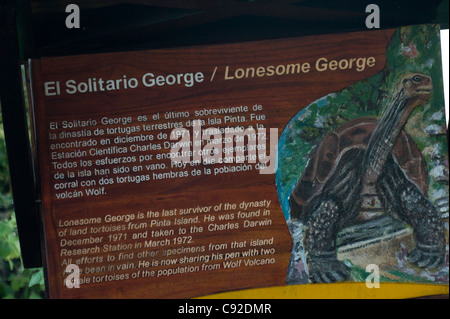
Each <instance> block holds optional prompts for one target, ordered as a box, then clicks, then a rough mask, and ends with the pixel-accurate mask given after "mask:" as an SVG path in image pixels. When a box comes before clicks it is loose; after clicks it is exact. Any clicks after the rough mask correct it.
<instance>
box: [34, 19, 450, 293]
mask: <svg viewBox="0 0 450 319" xmlns="http://www.w3.org/2000/svg"><path fill="white" fill-rule="evenodd" d="M438 33H439V29H438V28H437V27H435V26H417V27H405V28H399V29H396V30H382V31H371V32H358V33H348V34H339V35H322V36H311V37H305V38H293V39H280V40H270V41H260V42H253V43H238V44H224V45H214V46H203V47H189V48H180V49H167V50H151V51H134V52H119V53H106V54H94V55H81V56H68V57H47V58H42V59H39V60H33V61H31V74H32V82H33V83H32V88H33V101H34V107H33V109H34V114H33V115H34V119H35V128H36V132H35V137H36V143H37V159H38V162H39V168H40V183H41V194H42V215H43V224H44V230H45V232H44V233H45V259H46V271H47V273H48V285H49V293H50V297H53V298H99V297H101V298H186V297H198V296H204V295H208V294H213V293H218V292H225V291H234V290H240V289H246V288H260V287H275V286H284V285H286V284H304V283H308V282H331V281H336V280H337V281H341V280H352V281H361V282H364V281H365V279H366V277H367V275H368V274H369V273H367V272H365V269H366V266H367V265H369V264H372V265H373V264H375V265H377V266H378V267H379V269H380V271H381V280H388V279H389V280H393V281H399V282H403V281H408V282H421V281H422V282H433V283H439V282H442V281H443V279H442V278H443V277H442V276H441V274H442V271H443V270H442V269H445V266H443V264H442V262H444V263H445V254H448V248H447V252H446V250H445V247H446V245H447V247H448V243H446V242H445V240H446V239H445V238H448V236H447V237H445V234H444V223H447V225H448V202H447V204H446V205H447V211H445V204H442V198H443V197H445V195H447V197H448V187H447V186H446V184H445V182H444V181H440V180H439V177H434V175H433V174H434V173H436V172H435V171H437V170H439V167H440V168H442V169H443V168H445V167H446V166H445V165H444V164H442V163H444V162H445V160H446V158H447V155H446V149H445V145H446V141H445V135H442V133H441V132H440V131H439V130H440V128H441V126H440V125H441V124H442V123H444V120H445V115H444V113H443V103H441V102H442V101H443V95H442V76H441V73H440V72H441V67H440V57H439V52H440V51H439V38H438ZM424 41H425V42H424ZM425 48H426V49H425ZM419 74H421V75H419ZM431 79H432V81H431ZM428 80H429V81H428ZM425 82H426V83H425ZM431 82H432V84H431ZM402 85H403V86H405V87H406V86H408V87H410V86H411V85H413V86H414V87H416V86H417V91H420V90H422V91H424V92H422V91H421V92H420V93H421V94H422V93H423V94H424V95H421V96H420V98H417V97H414V99H416V100H417V99H419V100H420V102H421V103H419V104H420V106H418V107H417V109H416V110H414V112H413V113H412V114H411V115H409V113H408V114H407V115H409V122H408V124H406V125H405V123H403V122H395V121H394V122H392V121H391V122H389V123H390V124H389V125H392V127H390V128H388V129H386V128H385V129H384V131H383V132H384V133H386V132H387V133H389V132H391V134H390V135H389V136H387V135H386V136H383V137H379V138H378V140H383V141H386V143H387V144H386V145H389V143H391V144H393V145H394V144H395V145H394V146H393V145H391V148H389V147H387V148H385V156H384V157H383V154H382V151H381V146H380V145H381V144H380V145H379V144H377V143H375V140H376V139H375V138H373V139H370V137H371V136H372V135H374V134H372V133H373V132H374V131H376V130H377V132H381V131H382V129H380V128H379V127H380V125H378V126H377V119H380V118H382V117H383V116H387V115H386V114H387V113H388V112H389V110H390V109H392V108H393V107H391V105H392V104H393V103H394V102H395V101H394V100H395V99H394V97H396V98H397V99H399V95H398V94H399V91H398V88H399V86H402ZM425 91H426V92H425ZM408 92H409V91H408ZM414 94H416V93H414ZM425 95H427V97H426V98H425V97H424V96H425ZM429 95H431V97H430V96H429ZM402 96H403V95H402ZM397 102H398V101H397ZM395 103H396V102H395ZM405 103H406V102H405ZM405 105H406V104H405ZM408 105H409V104H408ZM391 111H392V110H391ZM392 112H393V111H392ZM396 112H397V113H398V114H403V116H400V117H399V118H402V119H404V120H405V121H404V122H406V119H407V118H408V116H406V115H405V114H406V113H402V112H403V110H397V111H396ZM405 112H407V111H405ZM440 112H441V113H440ZM398 114H397V115H398ZM399 121H400V120H399ZM380 122H381V121H380ZM441 122H442V123H441ZM349 123H350V124H349ZM410 123H412V124H410ZM342 125H344V128H345V129H342ZM345 125H347V126H345ZM377 127H378V129H377ZM395 130H397V131H398V132H397V133H398V134H394V133H392V132H393V131H395ZM433 130H435V131H433ZM330 132H331V133H330ZM329 133H330V134H331V135H330V134H329ZM327 134H328V135H327ZM391 135H392V136H393V137H391ZM336 138H337V139H336ZM389 139H391V140H389ZM369 140H371V141H372V140H373V141H372V142H371V143H370V144H369V145H370V147H369V146H367V145H368V143H369V142H368V141H369ZM398 141H400V142H398ZM344 144H345V145H344ZM319 145H320V146H319ZM383 145H384V144H383ZM369 149H370V150H371V152H372V153H373V154H372V157H370V156H368V155H363V154H365V153H364V150H369ZM348 150H351V151H352V152H353V153H351V152H348ZM366 153H367V154H368V153H369V152H368V151H367V152H366ZM346 154H347V155H346ZM349 154H353V155H352V156H350V155H349ZM358 154H359V155H358ZM357 156H362V157H360V159H361V161H359V160H358V161H357V162H351V161H350V162H351V163H353V164H351V165H353V166H354V167H353V166H352V167H351V168H350V169H349V167H346V166H345V165H344V164H342V163H344V162H343V159H344V158H345V157H354V158H357ZM374 157H375V158H376V160H374V159H373V158H374ZM368 159H370V160H368ZM367 161H368V162H367ZM447 163H448V161H447ZM369 164H370V165H369ZM376 164H379V166H380V167H378V168H377V167H376V166H377V165H376ZM364 165H365V166H364ZM368 165H369V166H370V167H371V168H370V169H371V170H372V171H374V172H375V173H374V174H375V175H374V176H376V178H373V176H372V175H370V174H369V173H367V174H366V173H361V172H362V171H363V170H362V169H361V168H358V167H363V168H364V172H367V171H369V168H368V167H369V166H368ZM343 166H344V167H343ZM441 166H442V167H441ZM384 168H386V169H384ZM347 169H349V170H348V172H347V171H346V170H347ZM447 169H448V168H447ZM433 170H434V171H433ZM386 172H390V173H389V174H394V173H395V174H400V175H401V176H402V178H403V179H404V180H403V179H401V181H402V182H404V183H403V184H402V185H398V189H400V190H401V191H403V192H406V191H409V190H410V189H413V190H411V192H412V193H405V194H406V195H405V196H412V195H411V194H416V192H419V193H420V194H422V197H423V201H422V197H421V198H420V205H422V206H424V207H426V208H428V207H433V209H432V210H431V211H432V213H430V216H429V217H426V218H424V219H425V220H426V221H427V222H428V223H429V224H428V226H427V227H429V229H433V230H434V235H428V233H422V232H421V231H417V230H416V229H418V228H420V226H419V225H416V224H414V223H415V222H414V220H415V219H414V218H415V216H416V215H415V214H424V212H423V210H424V208H423V207H421V208H420V209H419V211H418V212H416V211H414V209H413V208H411V207H408V208H407V209H406V210H407V212H406V211H405V210H404V208H403V207H402V208H398V207H393V204H392V203H393V202H392V200H391V198H388V197H387V196H388V195H389V194H391V195H392V194H394V195H392V196H402V195H398V194H397V193H395V192H399V191H400V190H397V189H396V190H394V189H392V190H391V189H387V186H386V185H387V184H386V183H387V182H386V180H388V179H389V178H391V177H392V176H391V175H389V174H388V173H386ZM392 172H393V173H392ZM339 173H340V174H341V175H339ZM383 174H384V175H383ZM386 174H388V175H386ZM369 175H370V176H369ZM336 176H337V177H338V178H337V179H338V180H335V179H336ZM347 178H348V179H347ZM382 179H383V183H381V182H379V184H380V183H381V184H380V185H381V186H379V185H378V184H376V181H377V180H380V181H381V180H382ZM329 181H332V182H329ZM339 181H341V182H343V183H339ZM370 181H372V184H371V182H370ZM447 182H448V177H447ZM330 183H331V184H333V183H334V184H338V185H337V186H336V185H334V184H333V185H334V186H333V187H341V186H342V184H345V185H346V186H354V187H353V188H348V189H347V190H348V191H349V192H353V193H354V194H357V195H355V196H354V198H353V197H352V198H351V199H349V198H346V197H345V196H344V197H345V199H344V197H342V196H341V195H342V194H341V195H336V193H334V190H335V188H332V187H331V186H330V185H331V184H330ZM358 183H359V184H358ZM411 183H413V184H411ZM339 185H341V186H339ZM357 185H360V186H361V187H363V188H364V190H363V188H361V187H360V188H358V187H359V186H357ZM371 185H372V186H373V187H372V189H370V186H371ZM374 185H375V186H374ZM413 186H414V187H413ZM380 187H381V188H383V187H384V188H383V191H381V188H380ZM325 192H328V193H327V194H329V195H330V196H328V197H326V196H325V197H323V198H322V197H321V196H322V195H323V194H325ZM371 192H372V193H371ZM377 192H378V194H377ZM381 192H382V193H381ZM392 192H394V193H392ZM353 193H352V194H353ZM363 195H364V196H363ZM365 195H368V196H369V195H370V196H372V195H373V196H372V197H370V196H369V197H370V198H369V197H367V198H369V199H367V198H366V197H365ZM441 195H442V196H441ZM339 196H341V197H339ZM312 198H321V199H320V200H316V202H315V204H312V203H313V200H312ZM355 198H356V199H355ZM330 199H333V200H331V201H330ZM361 199H364V200H361ZM370 200H371V201H373V202H372V206H370V205H369V206H370V207H366V208H363V207H362V206H361V205H362V204H367V203H365V201H370ZM440 200H441V202H439V201H440ZM349 201H352V202H351V203H350V202H349ZM361 202H364V203H361ZM321 203H322V204H323V205H324V206H323V207H322V206H320V205H322V204H321ZM380 203H381V204H380ZM402 203H404V204H405V205H406V203H405V202H402ZM314 205H316V206H317V207H316V208H313V207H312V206H314ZM328 205H329V206H328ZM377 205H378V206H377ZM380 205H381V206H380ZM417 205H419V204H417ZM420 205H419V206H420ZM429 205H431V206H429ZM439 205H441V206H439ZM325 207H330V208H331V209H328V208H325ZM349 207H352V209H353V210H352V211H349V210H346V209H347V208H349ZM442 207H444V209H442ZM344 208H345V209H344ZM396 209H398V210H401V212H400V213H399V212H398V211H396ZM355 212H356V215H351V214H355ZM350 213H351V214H350ZM445 214H447V215H445ZM397 215H401V216H400V217H401V218H400V219H401V222H399V221H398V220H397V219H398V217H395V216H397ZM392 216H394V217H395V218H391V217H392ZM396 218H397V219H396ZM446 218H447V219H446ZM435 219H436V221H434V220H435ZM419 224H420V222H419ZM405 225H407V226H405ZM367 229H369V231H367ZM446 229H447V230H446V232H447V234H448V227H447V228H446ZM315 233H317V234H315ZM422 244H423V245H425V246H426V245H428V246H427V247H431V248H430V249H431V251H432V253H433V254H436V256H438V257H437V258H433V259H432V263H433V265H432V264H430V263H426V262H425V261H424V260H423V258H422V256H421V255H420V254H421V253H426V252H427V251H428V250H427V249H425V250H420V249H415V248H420V247H422V246H420V245H422ZM425 246H423V247H425ZM414 249H415V250H414ZM411 250H413V251H415V252H416V253H415V254H417V256H416V260H415V262H416V263H423V264H422V265H421V266H422V267H425V268H426V269H428V268H430V269H432V271H434V272H433V274H434V275H433V276H434V277H432V276H431V277H429V278H427V279H424V278H422V277H420V275H417V276H416V275H411V272H409V271H407V270H405V269H406V268H408V269H409V267H412V268H413V269H416V268H414V267H416V266H414V265H413V264H414V260H413V259H414V258H412V257H411V256H410V260H408V259H407V257H406V254H407V253H408V252H409V251H411ZM381 252H383V253H381ZM442 254H443V255H442ZM441 257H442V258H444V259H442V260H441ZM327 258H328V259H327ZM319 261H320V262H319ZM447 263H448V258H447ZM322 264H323V265H328V266H327V267H328V268H329V269H331V270H330V271H327V270H325V268H324V267H322V266H321V265H322ZM434 264H435V265H434ZM399 265H400V266H402V267H404V268H401V267H400V266H399ZM398 267H400V270H399V268H398ZM433 267H434V268H433ZM442 267H444V268H442ZM78 270H79V273H78V272H77V271H78ZM417 273H419V271H418V270H417ZM364 274H365V275H364ZM447 274H448V265H447ZM444 277H445V276H444ZM430 278H432V279H430ZM447 278H448V276H447ZM67 279H69V280H67ZM444 284H445V279H444ZM447 284H448V279H447Z"/></svg>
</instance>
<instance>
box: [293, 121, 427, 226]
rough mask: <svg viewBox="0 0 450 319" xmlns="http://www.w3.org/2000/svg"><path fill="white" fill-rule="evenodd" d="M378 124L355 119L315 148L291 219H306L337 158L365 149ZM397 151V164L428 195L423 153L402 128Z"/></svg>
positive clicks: (295, 192) (296, 193) (296, 194)
mask: <svg viewBox="0 0 450 319" xmlns="http://www.w3.org/2000/svg"><path fill="white" fill-rule="evenodd" d="M376 126H377V119H376V118H371V117H363V118H357V119H354V120H351V121H349V122H347V123H345V124H343V125H342V126H340V127H338V128H337V129H335V130H333V131H331V132H329V133H328V134H327V135H326V136H325V137H324V139H323V141H322V143H320V145H319V146H318V147H317V148H315V149H314V150H313V151H312V153H311V156H310V159H309V161H308V164H307V166H306V168H305V170H304V171H303V174H302V176H301V177H300V179H299V180H298V182H297V185H296V186H295V188H294V189H293V191H292V192H291V196H290V198H289V202H290V206H291V218H294V219H299V218H300V219H302V218H303V217H304V216H305V215H306V214H305V213H306V207H307V205H308V202H309V200H310V199H311V198H312V197H314V195H316V194H317V193H318V192H319V191H320V190H321V189H322V186H323V185H324V184H325V182H326V181H327V179H328V176H329V174H330V172H331V171H332V170H333V168H334V166H335V165H336V164H337V159H338V158H339V156H340V155H341V154H342V153H343V152H344V151H346V150H348V149H350V148H360V149H365V148H366V147H367V144H368V142H369V140H370V137H371V135H372V133H373V132H374V130H375V128H376ZM393 154H394V156H395V157H396V160H397V163H398V164H399V165H400V167H401V168H402V169H403V170H404V172H405V173H406V176H407V177H408V178H409V180H411V181H412V182H414V183H415V184H416V185H417V186H418V187H419V188H420V189H421V190H422V192H423V193H424V194H426V193H427V186H428V171H427V166H426V162H425V160H424V158H423V156H422V152H421V151H420V149H419V148H418V146H417V144H416V143H415V142H414V140H413V139H412V137H411V136H409V135H408V134H407V133H406V132H405V131H404V130H402V131H401V133H400V135H399V137H398V139H397V142H396V144H395V145H394V148H393Z"/></svg>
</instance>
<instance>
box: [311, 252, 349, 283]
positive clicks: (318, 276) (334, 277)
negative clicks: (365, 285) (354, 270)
mask: <svg viewBox="0 0 450 319" xmlns="http://www.w3.org/2000/svg"><path fill="white" fill-rule="evenodd" d="M308 269H309V280H310V281H311V282H312V283H332V282H337V281H345V280H347V279H348V278H349V277H350V272H349V269H348V268H347V267H346V266H345V265H344V263H342V262H341V261H339V260H337V259H336V258H335V257H314V258H312V259H311V260H310V262H309V263H308Z"/></svg>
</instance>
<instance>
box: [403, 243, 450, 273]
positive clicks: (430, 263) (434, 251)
mask: <svg viewBox="0 0 450 319" xmlns="http://www.w3.org/2000/svg"><path fill="white" fill-rule="evenodd" d="M408 261H409V262H411V263H413V264H415V265H416V266H418V267H420V268H425V267H426V268H430V269H433V268H438V267H441V266H443V265H444V263H445V249H443V248H441V247H440V246H437V245H436V246H434V245H433V246H424V245H420V244H419V245H417V247H416V248H414V249H413V250H412V251H411V252H410V253H409V255H408Z"/></svg>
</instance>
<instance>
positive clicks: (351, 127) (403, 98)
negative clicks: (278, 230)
mask: <svg viewBox="0 0 450 319" xmlns="http://www.w3.org/2000/svg"><path fill="white" fill-rule="evenodd" d="M431 91H432V80H431V77H429V76H427V75H423V74H406V75H405V76H404V77H403V78H402V79H401V80H400V82H399V84H398V86H397V89H396V91H395V93H394V95H393V97H392V99H391V102H390V103H389V105H388V106H387V108H386V110H385V111H384V114H383V115H382V117H381V119H379V120H377V119H374V118H359V119H355V120H352V121H350V122H348V123H346V124H344V125H343V126H341V127H339V128H337V129H336V130H334V131H332V132H330V133H328V134H327V135H326V136H325V138H324V139H323V141H322V143H321V144H320V145H319V146H318V147H317V148H316V149H315V151H314V152H313V154H312V155H311V157H310V160H309V162H308V165H307V167H306V169H305V171H304V172H303V174H302V176H301V177H300V179H299V180H298V182H297V184H296V186H295V188H294V189H293V191H292V192H291V194H290V197H289V204H290V214H291V218H292V219H298V220H300V221H301V222H302V223H303V224H304V225H305V226H306V231H305V238H304V247H305V253H306V259H307V260H306V262H307V265H308V274H309V279H310V281H311V282H334V281H342V280H346V279H348V276H349V274H348V270H347V268H346V267H345V265H344V264H343V263H342V262H341V261H339V260H338V259H337V255H336V236H337V233H338V232H339V231H340V230H342V229H343V228H344V227H346V226H347V225H349V224H351V223H355V222H358V218H359V217H360V208H361V205H362V204H363V203H364V202H366V201H369V202H370V201H376V200H379V202H380V204H381V207H382V208H383V211H384V213H386V214H391V215H392V216H393V217H395V218H397V219H400V220H401V221H403V222H405V223H407V224H409V225H410V226H411V228H412V229H413V231H414V238H415V242H416V246H415V248H414V249H413V250H412V251H411V252H410V253H409V255H408V259H409V261H410V262H412V263H414V264H416V265H417V266H419V267H428V268H434V267H437V266H440V265H441V264H442V263H443V262H444V260H445V237H444V229H443V224H442V220H441V218H440V216H439V213H438V211H437V210H436V208H435V207H434V206H433V204H432V203H431V202H430V201H429V200H428V199H427V197H426V195H425V194H426V193H427V169H426V163H425V161H424V160H423V158H422V154H421V152H420V150H419V148H418V147H417V145H416V144H415V142H414V141H413V139H412V138H411V137H410V136H408V134H407V133H406V132H405V131H404V126H405V124H406V122H407V120H408V117H409V115H410V114H411V112H412V111H413V110H414V109H415V108H416V107H417V106H419V105H421V104H424V103H427V102H428V100H429V98H430V96H431Z"/></svg>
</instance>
